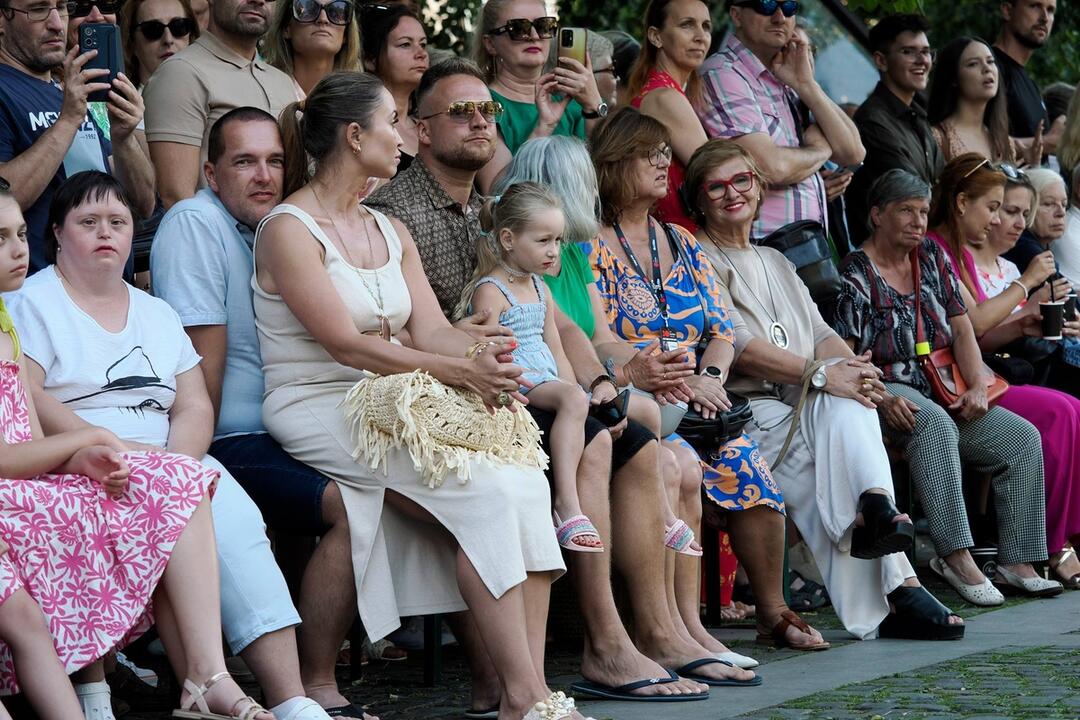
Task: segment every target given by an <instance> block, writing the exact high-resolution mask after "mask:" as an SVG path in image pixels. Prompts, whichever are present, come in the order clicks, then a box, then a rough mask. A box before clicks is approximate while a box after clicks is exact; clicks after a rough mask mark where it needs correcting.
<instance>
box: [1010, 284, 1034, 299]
mask: <svg viewBox="0 0 1080 720" xmlns="http://www.w3.org/2000/svg"><path fill="white" fill-rule="evenodd" d="M1009 285H1019V286H1020V289H1021V290H1023V291H1024V297H1025V298H1026V297H1030V296H1031V291H1030V290H1028V289H1027V285H1024V283H1022V282H1020V281H1019V280H1013V281H1012V282H1011V283H1009Z"/></svg>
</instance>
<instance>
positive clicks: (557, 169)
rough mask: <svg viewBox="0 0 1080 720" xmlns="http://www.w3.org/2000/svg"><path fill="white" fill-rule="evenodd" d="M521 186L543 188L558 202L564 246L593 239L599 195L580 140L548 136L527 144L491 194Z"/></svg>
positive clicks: (517, 154)
mask: <svg viewBox="0 0 1080 720" xmlns="http://www.w3.org/2000/svg"><path fill="white" fill-rule="evenodd" d="M522 182H534V183H539V184H541V185H545V186H547V188H548V189H549V190H551V192H552V193H554V195H555V196H556V197H557V198H559V200H560V201H561V202H562V206H563V213H564V215H565V216H566V228H565V229H564V231H563V237H564V238H565V240H566V241H567V242H585V241H588V240H592V239H593V238H594V237H596V233H597V232H598V231H599V223H598V221H597V216H598V208H599V205H600V191H599V189H598V188H597V183H596V170H595V169H594V168H593V164H592V159H591V158H590V157H589V151H588V150H587V149H586V148H585V143H583V142H582V141H581V140H579V139H577V138H576V137H569V136H565V135H550V136H548V137H538V138H533V139H532V140H529V141H527V142H526V143H524V144H523V145H522V146H521V147H520V148H518V151H517V153H515V154H514V159H513V160H511V161H510V164H509V165H507V166H506V169H504V170H503V172H502V174H501V175H499V177H498V179H497V180H496V181H495V185H494V186H493V187H492V189H491V192H492V194H494V195H502V194H503V193H504V192H505V191H506V189H507V188H509V187H510V186H512V185H516V184H517V183H522Z"/></svg>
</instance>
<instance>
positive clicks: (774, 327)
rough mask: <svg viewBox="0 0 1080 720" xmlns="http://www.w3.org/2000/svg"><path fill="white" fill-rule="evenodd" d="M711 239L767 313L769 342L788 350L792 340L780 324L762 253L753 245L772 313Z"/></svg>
mask: <svg viewBox="0 0 1080 720" xmlns="http://www.w3.org/2000/svg"><path fill="white" fill-rule="evenodd" d="M706 234H708V233H706ZM709 239H710V240H712V241H713V245H715V246H716V249H717V250H719V251H720V254H721V255H723V256H724V259H725V260H727V262H728V265H730V266H731V269H732V270H734V271H735V275H737V276H738V278H739V280H741V281H742V284H743V285H745V286H746V289H747V290H748V291H749V292H750V296H751V297H752V298H754V300H755V301H756V302H757V304H758V305H760V306H761V309H762V310H764V311H765V316H766V317H767V318H769V320H770V325H769V342H771V343H772V344H773V345H775V346H776V347H778V348H780V349H781V350H786V349H787V347H788V345H790V344H791V339H790V336H789V335H788V331H787V328H786V327H784V324H783V323H781V322H780V318H779V317H778V316H777V312H776V298H775V297H773V289H772V281H770V280H769V271H768V269H767V268H766V267H765V260H764V258H762V257H761V253H760V252H758V249H757V248H756V247H754V246H753V245H751V246H750V249H751V250H753V251H754V254H755V255H757V259H758V262H760V263H761V274H762V275H764V276H765V287H767V288H768V289H769V304H770V305H772V312H771V313H770V312H769V308H768V307H766V306H765V303H764V302H762V300H761V298H759V297H758V295H757V293H756V292H754V288H753V286H752V285H751V284H750V283H748V282H747V281H746V278H745V277H743V274H742V273H741V272H739V266H738V265H736V264H735V263H734V262H732V260H731V258H730V257H729V256H728V254H727V253H726V252H724V248H722V247H720V243H718V242H716V240H715V239H714V238H713V237H712V235H709Z"/></svg>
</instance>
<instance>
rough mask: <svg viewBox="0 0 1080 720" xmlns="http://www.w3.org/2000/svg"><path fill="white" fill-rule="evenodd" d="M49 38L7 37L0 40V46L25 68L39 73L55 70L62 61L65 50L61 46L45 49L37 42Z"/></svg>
mask: <svg viewBox="0 0 1080 720" xmlns="http://www.w3.org/2000/svg"><path fill="white" fill-rule="evenodd" d="M46 39H51V38H44V37H40V38H34V39H30V38H15V37H8V38H4V39H3V40H0V47H3V48H4V51H5V52H7V53H8V54H9V55H11V57H13V58H14V59H15V60H17V61H19V62H20V63H21V64H22V65H23V66H25V67H26V69H27V70H29V71H30V72H33V73H37V74H41V73H47V72H51V71H53V70H55V69H56V68H58V67H60V66H61V65H62V64H63V63H64V56H65V55H66V51H65V50H64V49H63V48H60V49H57V50H51V51H49V50H45V49H43V48H42V47H41V46H40V45H39V43H40V42H42V41H44V40H46Z"/></svg>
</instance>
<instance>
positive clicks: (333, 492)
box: [321, 480, 349, 528]
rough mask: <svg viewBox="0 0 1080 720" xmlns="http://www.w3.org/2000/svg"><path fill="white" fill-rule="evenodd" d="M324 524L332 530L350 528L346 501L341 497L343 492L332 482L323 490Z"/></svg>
mask: <svg viewBox="0 0 1080 720" xmlns="http://www.w3.org/2000/svg"><path fill="white" fill-rule="evenodd" d="M321 509H322V519H323V522H324V523H325V524H326V525H327V526H328V527H331V528H335V527H340V526H344V527H346V528H347V527H348V526H349V516H348V514H347V513H346V512H345V501H344V500H343V499H342V497H341V490H339V489H338V486H337V483H336V482H334V481H333V480H331V481H330V482H328V483H326V486H325V487H324V488H323V492H322V499H321Z"/></svg>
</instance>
